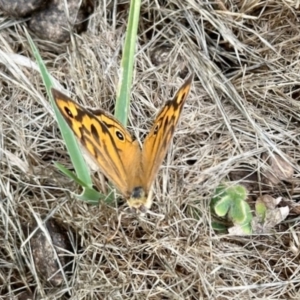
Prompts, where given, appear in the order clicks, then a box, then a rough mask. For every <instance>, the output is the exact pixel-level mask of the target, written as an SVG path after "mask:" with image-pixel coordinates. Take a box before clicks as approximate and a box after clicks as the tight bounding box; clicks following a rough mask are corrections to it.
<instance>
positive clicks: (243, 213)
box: [229, 200, 252, 225]
mask: <svg viewBox="0 0 300 300" xmlns="http://www.w3.org/2000/svg"><path fill="white" fill-rule="evenodd" d="M229 217H230V218H231V219H232V221H233V223H234V224H239V225H244V224H248V223H249V222H251V220H252V214H251V210H250V206H249V204H248V203H247V202H246V201H237V200H236V201H234V202H232V205H231V208H230V211H229Z"/></svg>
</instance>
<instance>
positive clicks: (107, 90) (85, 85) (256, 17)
mask: <svg viewBox="0 0 300 300" xmlns="http://www.w3.org/2000/svg"><path fill="white" fill-rule="evenodd" d="M100 2H101V1H100ZM158 2H159V1H144V3H143V5H142V18H141V21H140V28H139V44H138V52H137V56H136V71H135V79H134V84H133V87H132V104H131V115H130V122H129V123H130V125H131V126H130V128H131V130H132V132H133V133H134V134H135V135H136V136H138V137H140V138H141V137H142V136H143V134H144V133H145V132H146V131H147V129H149V127H150V124H151V121H152V120H153V117H154V115H155V114H156V113H157V111H158V109H159V108H160V106H161V105H162V104H163V103H164V101H165V100H166V99H169V98H171V97H172V95H173V94H174V91H175V90H176V89H177V88H178V87H179V86H180V85H181V83H182V79H180V78H179V77H178V76H177V75H176V72H177V71H178V70H179V69H180V64H179V63H178V60H176V59H177V58H178V56H179V55H180V57H181V59H182V60H183V61H184V62H186V63H187V65H188V69H189V72H191V71H193V72H195V74H196V78H195V81H194V84H193V87H192V91H191V93H190V96H189V99H188V101H187V103H186V106H185V108H184V111H183V115H182V118H181V122H180V125H179V126H178V128H177V130H176V135H175V138H174V141H173V145H172V147H171V148H170V151H169V154H168V156H167V158H166V160H165V162H164V164H163V166H162V167H161V170H160V172H159V175H158V176H157V179H156V181H155V185H154V193H153V197H154V205H153V207H152V211H153V212H155V213H156V215H155V214H150V215H148V216H147V217H145V218H139V219H137V218H136V217H135V216H132V215H129V214H123V215H122V217H121V218H119V216H120V214H121V212H122V211H123V210H124V208H125V205H121V204H120V203H118V204H117V205H114V206H109V205H105V204H100V205H99V207H93V206H90V205H87V204H85V203H82V202H80V201H78V200H76V199H74V198H71V197H70V193H69V190H71V191H76V189H77V187H76V185H74V184H73V183H71V182H70V181H69V180H68V179H66V178H65V177H64V176H63V175H61V174H60V173H59V172H58V170H57V169H56V168H55V167H54V166H53V161H59V162H61V163H64V164H65V165H66V166H68V167H71V165H70V161H69V158H68V156H67V154H66V150H65V147H64V143H63V142H62V140H61V136H60V133H59V132H58V129H57V124H56V122H55V120H54V118H53V114H52V112H51V109H50V106H49V104H47V99H46V98H45V92H44V88H43V85H42V82H41V77H40V75H39V74H38V72H36V71H34V70H32V69H31V68H27V67H23V66H20V65H19V64H16V63H15V61H16V57H14V56H11V55H10V56H4V53H6V54H7V53H19V54H22V55H24V56H25V57H29V58H31V59H32V54H31V53H30V50H29V46H28V43H27V41H26V38H25V35H24V32H23V30H22V27H21V25H20V24H18V23H17V22H15V23H14V22H13V21H8V20H7V19H6V18H4V17H0V24H1V28H2V30H1V33H0V51H1V53H0V59H1V61H2V63H1V64H0V80H1V84H0V105H1V111H0V119H1V122H0V158H1V161H0V164H1V174H0V195H1V199H0V201H1V202H0V214H1V218H0V267H1V268H0V295H3V296H4V295H6V297H7V299H12V297H13V296H12V295H18V294H20V293H21V292H22V291H24V290H26V288H30V289H31V290H32V291H34V292H35V293H36V295H37V296H36V297H37V299H41V298H43V299H46V298H47V299H67V298H68V297H69V296H71V298H72V299H151V300H152V299H299V298H300V292H299V288H300V268H299V247H300V245H299V232H300V231H299V229H300V228H299V226H300V225H299V220H298V219H297V218H294V216H293V215H291V216H290V218H289V219H290V220H291V219H292V220H291V221H290V222H285V223H283V224H280V225H279V226H277V227H276V228H275V229H274V234H269V235H260V236H246V237H234V236H228V235H217V234H216V233H215V232H214V231H213V230H212V228H211V216H210V213H209V201H210V199H211V196H212V193H213V191H214V189H215V187H216V186H217V185H218V184H219V183H220V182H221V181H222V180H224V179H225V178H227V176H228V174H229V173H230V172H231V171H233V170H236V169H239V168H241V167H242V166H247V167H248V168H250V169H251V170H253V171H255V170H256V171H259V170H260V167H261V159H260V156H261V153H263V152H270V153H277V154H279V155H281V156H283V157H285V158H286V159H287V160H288V161H289V162H290V164H292V166H293V167H294V170H295V175H294V177H293V179H292V180H291V181H290V182H288V183H286V184H282V185H281V186H280V187H277V188H276V189H272V188H271V187H270V188H269V190H268V193H270V194H272V195H274V196H280V195H281V196H285V197H287V198H289V199H291V200H292V201H294V202H297V201H299V197H300V196H299V192H300V181H299V166H298V163H299V160H300V145H299V144H300V131H299V121H300V117H299V116H300V113H299V111H300V110H299V109H300V104H299V93H300V80H299V74H300V62H299V44H300V26H299V12H298V7H297V6H299V3H296V2H295V1H288V0H281V1H259V0H253V1H246V0H244V1H224V2H222V1H216V2H215V5H212V4H211V3H209V2H208V1H207V2H206V1H204V2H201V3H199V1H193V0H191V1H185V2H182V1H164V3H165V5H161V6H160V7H158ZM183 3H184V4H183ZM126 19H127V12H126V10H125V11H124V10H119V11H118V14H113V13H108V14H105V10H104V7H102V6H101V5H100V6H99V7H96V9H95V13H94V15H93V17H92V18H91V20H90V24H89V28H88V31H87V32H86V33H84V34H82V35H81V36H76V37H75V39H76V46H75V44H74V43H70V44H66V45H53V44H51V43H50V42H45V41H40V40H38V39H35V43H36V44H37V46H38V48H39V49H40V52H41V55H42V57H43V59H44V60H45V62H46V64H47V68H48V70H49V71H50V72H51V74H52V76H53V77H55V78H56V79H57V80H58V82H60V83H61V84H63V85H64V86H65V87H66V88H67V89H68V90H69V91H70V92H71V93H72V95H73V98H75V99H76V97H77V96H78V97H79V98H81V99H82V100H83V103H84V104H86V105H88V106H92V107H99V106H101V107H102V108H104V109H106V110H109V111H113V107H114V99H115V91H116V85H117V81H118V72H119V64H120V50H121V45H122V42H123V37H124V32H125V20H126ZM164 43H168V44H169V45H171V46H172V47H174V48H173V50H172V56H171V60H170V63H168V64H167V65H164V66H159V67H155V66H154V65H153V64H152V63H151V61H150V55H151V52H152V51H153V49H154V48H155V47H156V46H158V45H161V44H164ZM3 61H5V64H3ZM176 67H177V69H176ZM191 162H195V163H194V164H191ZM95 180H98V179H97V178H95ZM264 192H266V191H264ZM258 195H259V192H257V194H256V196H258ZM195 212H198V213H200V217H198V218H195V217H194V215H195ZM49 217H53V218H55V220H57V221H58V222H60V223H61V224H62V225H63V226H64V228H65V229H66V231H67V232H68V234H70V236H71V240H72V251H73V252H74V255H73V256H74V264H73V266H72V272H71V275H66V277H65V278H66V281H65V282H64V283H63V284H62V285H61V286H60V287H55V288H53V287H51V286H50V285H49V283H47V282H45V281H44V280H43V278H41V277H40V275H39V274H38V273H37V272H36V270H35V268H34V264H33V258H32V255H31V250H30V244H29V242H28V240H27V238H26V236H25V234H24V231H23V227H24V225H26V224H27V223H30V224H33V222H34V221H36V220H38V221H43V220H45V219H47V218H49ZM293 218H294V219H293ZM119 222H120V227H119V228H118V223H119ZM39 226H40V227H43V226H42V225H39ZM116 230H117V233H116V236H115V237H114V238H113V239H112V240H110V241H107V239H108V238H109V237H111V236H112V235H113V234H114V233H115V231H116Z"/></svg>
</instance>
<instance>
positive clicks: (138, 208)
mask: <svg viewBox="0 0 300 300" xmlns="http://www.w3.org/2000/svg"><path fill="white" fill-rule="evenodd" d="M127 203H128V206H129V208H130V210H131V211H132V212H134V213H142V214H145V213H146V212H147V211H148V209H149V208H150V207H151V201H149V200H148V195H147V194H146V192H145V190H144V189H143V188H142V187H141V186H138V187H135V188H134V189H133V191H132V193H131V196H130V198H129V199H128V200H127Z"/></svg>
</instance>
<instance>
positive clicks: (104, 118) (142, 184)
mask: <svg viewBox="0 0 300 300" xmlns="http://www.w3.org/2000/svg"><path fill="white" fill-rule="evenodd" d="M192 80H193V74H192V75H191V76H190V77H189V78H188V79H187V80H186V81H185V83H184V84H183V85H182V86H181V88H180V89H179V90H178V91H177V93H176V94H175V97H174V98H173V100H169V101H167V102H166V104H165V105H164V106H163V107H162V109H161V110H160V112H159V113H158V115H157V117H156V118H155V120H154V124H153V126H152V128H151V129H150V132H149V134H148V135H147V136H146V138H145V140H144V143H143V147H142V148H141V147H140V145H139V143H138V141H137V140H136V139H135V138H133V137H132V136H131V134H130V133H129V131H128V130H127V129H126V128H125V127H124V126H123V125H122V124H121V123H120V122H119V121H118V120H117V119H116V118H115V117H114V116H112V115H111V114H109V113H107V112H106V111H104V110H101V109H97V110H91V109H87V108H84V107H83V106H81V105H79V104H78V103H76V102H74V101H73V100H72V99H70V98H69V97H67V96H66V95H64V94H63V93H61V92H59V91H58V90H56V89H53V88H52V90H51V91H52V95H53V98H54V100H55V103H56V105H57V107H58V109H59V111H60V113H61V114H62V116H63V117H64V119H65V120H66V122H67V124H68V125H69V126H70V128H71V129H72V131H73V133H74V134H75V136H76V137H77V138H78V140H79V141H80V143H81V144H82V146H83V147H84V148H85V150H87V152H88V153H89V154H90V156H91V157H92V158H93V159H94V161H95V162H96V164H97V165H98V166H99V168H100V171H102V173H103V174H104V175H105V176H106V177H107V178H108V179H109V180H110V181H111V182H112V183H113V184H114V185H115V187H116V188H117V189H118V190H119V191H120V192H121V194H122V195H123V196H124V197H125V198H126V199H127V203H128V206H129V207H130V208H131V209H132V210H134V211H136V212H141V213H144V212H146V211H147V210H148V209H150V207H151V205H152V200H151V199H148V198H151V197H148V196H149V191H150V190H151V187H152V184H153V181H154V179H155V176H156V174H157V172H158V169H159V167H160V165H161V163H162V161H163V159H164V158H165V156H166V153H167V150H168V147H169V145H170V142H171V140H172V137H173V135H174V131H175V127H176V125H177V123H178V120H179V117H180V115H181V112H182V108H183V106H184V103H185V101H186V98H187V96H188V93H189V91H190V87H191V84H192Z"/></svg>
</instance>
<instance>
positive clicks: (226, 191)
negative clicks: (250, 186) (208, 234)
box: [211, 184, 252, 234]
mask: <svg viewBox="0 0 300 300" xmlns="http://www.w3.org/2000/svg"><path fill="white" fill-rule="evenodd" d="M247 195H248V191H247V189H246V188H245V187H244V186H242V185H234V186H228V185H226V184H222V185H220V186H218V187H217V189H216V191H215V194H214V197H213V198H212V200H211V209H212V211H213V212H214V213H215V214H216V215H217V216H218V217H225V216H226V215H227V217H228V219H229V220H230V221H231V222H232V223H233V224H234V227H232V228H231V229H229V231H231V232H235V233H239V234H250V233H251V232H252V227H251V221H252V214H251V210H250V207H249V204H248V203H247V202H246V199H247ZM219 225H222V224H217V222H214V228H215V229H216V230H218V229H219V228H220V226H219ZM222 226H223V225H222ZM222 228H223V227H222Z"/></svg>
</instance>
